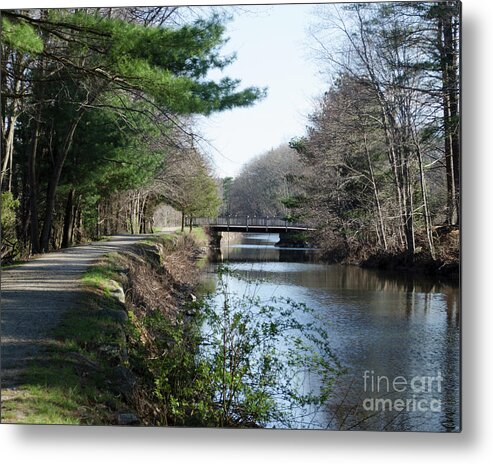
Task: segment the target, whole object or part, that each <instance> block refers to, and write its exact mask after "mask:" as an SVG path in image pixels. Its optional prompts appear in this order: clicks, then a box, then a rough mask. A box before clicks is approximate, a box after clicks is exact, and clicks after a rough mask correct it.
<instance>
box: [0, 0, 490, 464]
mask: <svg viewBox="0 0 493 464" xmlns="http://www.w3.org/2000/svg"><path fill="white" fill-rule="evenodd" d="M159 3H165V2H155V1H142V0H140V1H139V0H134V1H125V0H119V1H109V0H104V1H99V2H98V1H96V0H90V1H88V0H86V1H84V0H78V1H74V0H66V1H59V0H57V1H54V0H50V1H48V0H45V1H39V0H30V1H29V0H17V1H15V0H2V2H1V7H2V8H21V7H22V8H28V7H39V6H40V5H42V6H43V7H45V6H50V7H51V6H52V7H60V6H76V5H80V6H93V5H103V4H104V5H118V6H120V5H122V6H125V5H149V4H159ZM169 3H171V2H169ZM172 3H173V4H183V3H185V2H183V1H179V0H176V1H174V2H172ZM186 3H188V4H191V3H193V4H207V3H208V2H206V1H190V2H186ZM215 3H223V4H225V3H228V2H221V1H217V2H215ZM245 3H255V2H245ZM299 3H301V2H299ZM303 3H305V2H303ZM306 3H309V2H306ZM463 19H464V20H463V134H464V135H463V224H464V226H463V250H462V251H463V341H464V344H463V368H464V370H463V432H462V434H450V435H445V434H423V433H408V434H402V433H401V434H396V433H393V434H390V433H373V432H319V431H310V432H295V431H271V430H267V431H253V430H206V429H186V430H183V429H182V430H179V429H122V428H110V427H69V426H64V427H61V426H9V425H1V426H0V461H1V462H12V463H15V464H18V463H22V462H32V463H36V464H41V463H45V462H46V463H48V462H49V463H50V464H51V463H55V462H70V463H74V464H79V463H85V464H87V463H90V464H92V463H99V462H106V463H116V462H125V463H146V464H147V463H149V464H151V463H153V462H173V461H176V462H177V463H182V462H196V463H198V464H202V463H208V462H214V463H218V462H235V463H236V462H247V463H255V464H256V463H257V462H269V463H276V462H282V463H298V464H299V463H303V464H304V463H314V464H319V463H321V464H322V463H323V464H325V463H326V462H332V463H337V464H339V463H341V464H345V463H346V462H358V463H365V464H366V463H369V464H371V463H379V464H385V463H399V464H401V463H402V464H406V463H413V464H416V463H431V462H433V463H435V462H446V463H447V464H450V463H456V462H466V461H467V462H468V463H481V464H483V463H486V462H491V461H490V459H491V456H492V455H493V452H492V451H493V449H492V448H493V447H492V443H493V434H492V431H493V427H492V421H493V411H492V409H493V408H492V400H491V390H492V387H493V379H492V367H493V365H492V364H493V363H492V361H491V354H492V353H493V349H492V348H493V347H492V340H493V333H492V332H493V308H492V307H491V304H488V303H489V301H490V299H491V298H492V296H491V290H492V289H493V282H492V277H493V273H492V272H491V268H492V265H493V256H492V251H491V250H492V247H491V246H490V243H491V241H492V239H493V237H492V235H493V221H492V220H491V217H492V214H493V211H492V201H491V200H493V196H492V193H493V192H492V186H493V175H492V173H493V126H492V123H493V118H491V115H490V113H491V109H492V108H493V101H492V93H493V90H492V84H493V77H492V76H493V67H492V66H491V61H492V60H493V49H492V47H493V40H492V33H491V32H492V30H493V2H490V1H485V0H464V2H463Z"/></svg>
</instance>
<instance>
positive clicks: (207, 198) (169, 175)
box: [154, 148, 221, 230]
mask: <svg viewBox="0 0 493 464" xmlns="http://www.w3.org/2000/svg"><path fill="white" fill-rule="evenodd" d="M154 191H155V192H156V194H157V195H159V196H161V197H162V199H163V200H164V201H165V202H166V203H167V204H169V205H171V206H172V207H173V208H175V209H176V210H177V211H180V212H181V213H182V221H181V229H182V230H183V229H184V227H185V217H186V216H187V217H188V218H189V220H190V227H192V220H193V218H194V217H213V216H216V215H217V213H218V210H219V207H220V205H221V198H220V196H219V186H218V183H217V182H216V180H215V179H214V178H213V176H212V173H211V169H210V167H209V166H208V165H207V163H206V162H205V161H204V159H203V157H202V156H201V155H200V154H199V153H198V152H197V151H196V150H195V149H193V148H191V149H188V150H186V151H184V152H182V151H178V150H177V151H175V152H173V153H170V155H169V156H168V158H167V160H166V163H165V166H164V168H163V171H162V172H161V173H160V174H159V175H158V176H157V178H156V183H155V186H154Z"/></svg>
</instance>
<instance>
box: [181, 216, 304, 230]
mask: <svg viewBox="0 0 493 464" xmlns="http://www.w3.org/2000/svg"><path fill="white" fill-rule="evenodd" d="M187 224H190V219H188V220H187ZM193 225H194V226H240V227H250V226H251V227H265V228H266V229H267V228H269V227H286V228H300V229H310V228H311V227H312V226H310V225H308V224H304V223H299V222H290V221H288V220H287V219H285V218H279V217H257V216H220V217H215V218H193Z"/></svg>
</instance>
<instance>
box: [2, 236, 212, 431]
mask: <svg viewBox="0 0 493 464" xmlns="http://www.w3.org/2000/svg"><path fill="white" fill-rule="evenodd" d="M202 234H203V232H202V231H194V233H193V234H192V235H188V234H186V235H182V234H172V235H163V236H161V237H158V238H155V239H151V240H148V241H146V242H144V243H139V244H138V245H136V246H134V247H133V249H132V250H131V251H130V252H126V253H112V254H110V255H107V256H106V257H105V258H104V259H102V260H101V261H100V262H99V263H97V264H96V265H95V266H93V267H91V268H90V269H89V270H88V271H87V272H86V273H85V275H84V277H83V283H84V286H85V292H84V296H83V298H82V299H81V300H80V301H79V302H78V304H77V307H74V308H70V309H69V310H68V311H67V312H66V314H65V316H64V318H63V321H62V322H61V324H60V325H59V326H58V328H57V329H56V332H55V333H54V336H53V338H52V341H51V342H50V343H49V345H48V346H47V349H46V350H45V351H44V352H43V354H42V355H40V356H39V357H37V358H36V359H35V360H33V361H32V362H31V364H30V365H29V366H28V368H27V369H26V371H25V372H24V373H23V376H22V379H21V382H20V385H19V386H17V387H15V388H8V389H5V390H4V391H2V422H4V423H43V424H122V425H130V424H136V423H140V422H141V418H140V417H139V416H138V414H137V413H136V409H138V408H139V403H138V401H137V399H138V392H137V391H136V389H135V386H136V384H137V383H138V382H137V380H136V379H137V376H136V374H135V373H134V372H133V371H132V366H131V363H132V360H133V361H135V359H132V358H135V347H129V340H130V339H131V337H132V336H135V335H136V330H137V325H136V321H137V319H136V318H135V312H136V311H137V310H138V304H136V302H138V301H139V298H140V300H141V304H142V305H145V303H146V302H145V301H144V300H146V298H147V299H148V300H149V298H151V296H152V295H154V296H152V298H154V299H156V298H160V299H162V300H163V301H164V305H165V306H166V308H167V309H168V310H169V314H168V315H171V311H172V310H173V311H175V312H176V313H178V312H179V311H180V309H181V306H182V305H183V303H184V302H185V301H186V299H187V297H188V296H189V295H190V291H191V289H192V288H193V285H194V274H195V272H194V268H195V265H194V260H195V257H196V250H197V245H199V244H200V243H201V242H200V240H201V239H202ZM157 283H158V284H159V285H160V286H161V289H160V292H159V293H156V292H149V286H151V287H152V286H155V285H156V284H157ZM139 285H140V287H139V288H137V287H138V286H139ZM124 299H127V301H126V302H125V303H124ZM147 303H148V304H149V305H151V304H154V303H156V302H152V301H147ZM157 303H159V302H157ZM160 304H161V303H160ZM133 342H135V340H134V341H133Z"/></svg>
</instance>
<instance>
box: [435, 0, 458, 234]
mask: <svg viewBox="0 0 493 464" xmlns="http://www.w3.org/2000/svg"><path fill="white" fill-rule="evenodd" d="M448 3H449V2H447V5H446V6H448ZM442 11H443V13H442V14H441V15H440V16H439V18H438V49H439V53H440V67H441V74H442V83H443V87H442V94H443V95H442V106H443V120H444V131H445V146H444V148H445V170H446V179H447V223H449V224H455V223H459V221H460V218H459V193H460V127H459V85H458V82H459V81H458V75H457V74H458V73H457V70H458V66H457V58H456V57H457V53H456V45H455V43H456V37H455V28H456V26H455V25H454V17H455V13H454V12H453V11H450V8H444V9H443V10H442Z"/></svg>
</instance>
